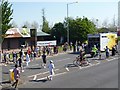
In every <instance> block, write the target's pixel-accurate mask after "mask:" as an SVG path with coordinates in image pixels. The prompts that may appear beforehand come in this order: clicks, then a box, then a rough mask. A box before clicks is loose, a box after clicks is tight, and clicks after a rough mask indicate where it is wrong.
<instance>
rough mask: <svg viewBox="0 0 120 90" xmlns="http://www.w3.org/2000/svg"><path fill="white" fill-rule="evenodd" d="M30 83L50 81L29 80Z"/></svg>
mask: <svg viewBox="0 0 120 90" xmlns="http://www.w3.org/2000/svg"><path fill="white" fill-rule="evenodd" d="M29 81H30V82H46V81H48V80H47V79H42V80H29Z"/></svg>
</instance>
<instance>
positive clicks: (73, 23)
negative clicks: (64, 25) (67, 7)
mask: <svg viewBox="0 0 120 90" xmlns="http://www.w3.org/2000/svg"><path fill="white" fill-rule="evenodd" d="M69 31H70V41H72V42H73V43H75V41H81V42H84V41H86V40H87V34H90V33H91V34H93V33H96V28H95V25H94V23H93V22H91V21H90V20H88V19H87V18H86V17H83V18H78V17H77V18H76V19H69Z"/></svg>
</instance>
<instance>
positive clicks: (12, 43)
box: [2, 38, 29, 50]
mask: <svg viewBox="0 0 120 90" xmlns="http://www.w3.org/2000/svg"><path fill="white" fill-rule="evenodd" d="M25 41H26V42H27V43H29V38H5V39H4V41H3V43H2V49H8V50H9V49H20V48H21V45H23V44H25V43H24V42H25Z"/></svg>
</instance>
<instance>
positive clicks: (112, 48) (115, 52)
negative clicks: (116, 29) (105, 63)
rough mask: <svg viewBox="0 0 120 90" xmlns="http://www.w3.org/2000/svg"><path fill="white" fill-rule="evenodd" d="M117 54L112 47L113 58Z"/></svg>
mask: <svg viewBox="0 0 120 90" xmlns="http://www.w3.org/2000/svg"><path fill="white" fill-rule="evenodd" d="M115 53H116V50H115V47H114V46H113V47H112V56H115Z"/></svg>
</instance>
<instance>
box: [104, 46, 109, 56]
mask: <svg viewBox="0 0 120 90" xmlns="http://www.w3.org/2000/svg"><path fill="white" fill-rule="evenodd" d="M105 52H106V58H108V57H109V48H108V47H107V46H106V49H105Z"/></svg>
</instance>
